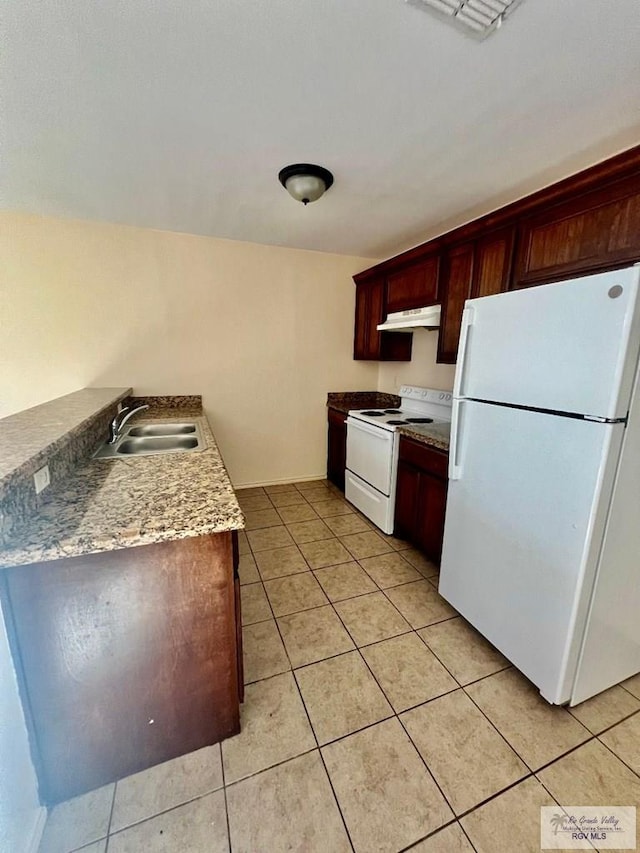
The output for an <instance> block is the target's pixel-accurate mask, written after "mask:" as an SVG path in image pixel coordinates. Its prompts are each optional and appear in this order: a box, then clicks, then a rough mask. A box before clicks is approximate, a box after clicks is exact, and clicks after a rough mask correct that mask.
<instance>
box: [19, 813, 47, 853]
mask: <svg viewBox="0 0 640 853" xmlns="http://www.w3.org/2000/svg"><path fill="white" fill-rule="evenodd" d="M46 822H47V810H46V808H45V807H44V806H40V808H39V809H38V812H37V814H36V819H35V821H34V824H33V827H32V829H31V837H30V839H29V841H28V842H27V845H26V847H25V848H24V849H25V851H26V853H38V848H39V847H40V842H41V841H42V833H43V832H44V825H45V823H46Z"/></svg>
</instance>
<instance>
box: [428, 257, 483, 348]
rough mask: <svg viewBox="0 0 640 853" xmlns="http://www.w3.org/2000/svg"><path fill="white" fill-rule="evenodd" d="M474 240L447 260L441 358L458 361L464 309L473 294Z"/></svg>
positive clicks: (439, 346) (445, 263) (444, 280)
mask: <svg viewBox="0 0 640 853" xmlns="http://www.w3.org/2000/svg"><path fill="white" fill-rule="evenodd" d="M474 248H475V244H474V243H463V244H462V245H460V246H455V247H454V248H452V249H450V250H449V251H448V253H447V255H446V257H445V260H444V275H443V294H442V296H443V298H442V316H441V319H440V332H439V335H438V359H437V360H438V361H439V362H444V363H445V364H455V361H456V357H457V355H458V341H459V339H460V326H461V324H462V310H463V308H464V303H465V301H466V300H467V299H468V298H469V296H470V294H471V284H472V277H473V266H474Z"/></svg>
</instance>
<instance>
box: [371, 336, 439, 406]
mask: <svg viewBox="0 0 640 853" xmlns="http://www.w3.org/2000/svg"><path fill="white" fill-rule="evenodd" d="M437 349H438V333H437V332H428V331H426V330H425V329H416V331H415V332H414V333H413V349H412V354H411V361H405V362H389V361H388V362H380V368H379V371H378V390H379V391H386V392H387V393H389V394H397V393H398V389H399V388H400V386H401V385H421V386H423V387H424V388H438V389H441V390H443V391H450V390H451V389H452V388H453V375H454V372H455V365H453V364H436V354H437Z"/></svg>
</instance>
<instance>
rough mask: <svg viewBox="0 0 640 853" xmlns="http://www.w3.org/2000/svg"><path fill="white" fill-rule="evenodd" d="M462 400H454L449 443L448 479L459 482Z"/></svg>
mask: <svg viewBox="0 0 640 853" xmlns="http://www.w3.org/2000/svg"><path fill="white" fill-rule="evenodd" d="M463 403H464V400H457V399H455V398H454V400H453V407H452V409H451V440H450V443H449V479H450V480H460V479H461V477H462V465H461V464H460V461H459V453H460V447H461V436H460V433H461V431H462V417H461V415H462V406H463Z"/></svg>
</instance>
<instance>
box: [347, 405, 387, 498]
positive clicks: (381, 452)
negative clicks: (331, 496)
mask: <svg viewBox="0 0 640 853" xmlns="http://www.w3.org/2000/svg"><path fill="white" fill-rule="evenodd" d="M394 441H395V434H394V433H393V432H390V431H389V430H386V429H382V428H381V427H375V426H369V424H366V423H364V422H363V421H359V420H357V419H356V418H347V469H348V470H349V471H353V473H354V474H357V475H358V477H360V479H362V480H364V481H365V483H369V485H371V486H373V487H374V489H377V490H378V491H379V492H382V493H383V494H384V495H387V496H389V495H390V494H391V490H392V485H393V476H394V474H393V447H394Z"/></svg>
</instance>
